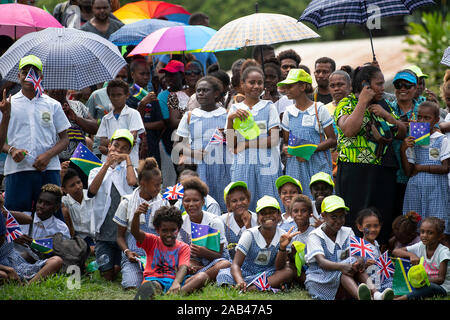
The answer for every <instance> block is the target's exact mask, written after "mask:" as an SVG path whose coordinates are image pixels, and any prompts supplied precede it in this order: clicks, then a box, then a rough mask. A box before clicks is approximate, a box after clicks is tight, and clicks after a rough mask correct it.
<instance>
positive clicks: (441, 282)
mask: <svg viewBox="0 0 450 320" xmlns="http://www.w3.org/2000/svg"><path fill="white" fill-rule="evenodd" d="M444 229H445V222H444V221H443V220H442V219H439V218H436V217H428V218H425V219H424V221H423V222H422V224H421V225H420V242H418V243H416V244H414V245H412V246H408V247H403V248H398V249H394V251H393V254H394V255H395V256H397V257H400V258H407V259H409V260H410V261H411V264H414V265H417V264H418V263H419V261H421V262H422V263H423V266H424V268H425V270H426V273H427V276H425V277H424V279H422V281H424V282H425V283H426V284H425V283H424V285H420V286H419V287H420V288H417V286H416V290H414V291H412V292H410V293H409V294H407V295H403V296H400V297H397V298H396V300H416V299H423V298H426V297H432V296H436V295H438V296H444V297H445V296H447V295H448V294H449V293H450V264H449V260H450V250H449V249H448V248H447V247H446V246H444V245H442V244H441V243H440V241H442V240H443V239H444ZM408 278H409V279H410V275H409V273H408ZM410 282H411V280H410ZM411 284H414V283H411Z"/></svg>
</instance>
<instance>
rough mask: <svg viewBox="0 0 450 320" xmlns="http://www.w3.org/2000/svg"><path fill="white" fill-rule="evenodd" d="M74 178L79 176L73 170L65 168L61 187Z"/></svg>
mask: <svg viewBox="0 0 450 320" xmlns="http://www.w3.org/2000/svg"><path fill="white" fill-rule="evenodd" d="M74 177H80V175H79V174H78V172H77V171H76V170H75V169H73V168H67V170H66V173H65V174H64V176H63V178H62V181H61V185H62V186H63V187H65V186H66V184H67V182H68V181H69V180H70V179H72V178H74Z"/></svg>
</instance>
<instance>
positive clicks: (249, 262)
mask: <svg viewBox="0 0 450 320" xmlns="http://www.w3.org/2000/svg"><path fill="white" fill-rule="evenodd" d="M284 233H286V232H285V231H284V230H282V229H280V228H278V227H277V229H276V232H275V235H274V237H273V238H272V241H271V242H270V244H269V245H267V243H266V240H265V239H264V237H263V235H262V234H261V232H260V231H259V226H256V227H253V228H250V229H248V230H246V231H244V233H243V234H242V236H241V238H240V239H239V242H238V245H237V247H236V250H239V251H241V252H242V253H243V254H244V255H245V259H244V262H243V263H242V266H241V271H242V277H243V278H244V281H245V282H246V283H247V284H248V283H250V282H251V281H252V280H254V279H255V278H256V277H257V276H258V275H259V274H261V273H263V272H266V275H267V277H270V276H271V275H273V274H274V273H275V271H276V269H275V259H276V256H277V254H278V249H279V248H280V237H281V235H283V234H284ZM216 282H217V284H218V285H222V284H230V285H235V284H236V281H235V280H234V278H233V276H232V274H231V268H225V269H220V270H219V273H218V274H217V278H216Z"/></svg>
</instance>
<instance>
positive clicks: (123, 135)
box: [111, 129, 134, 147]
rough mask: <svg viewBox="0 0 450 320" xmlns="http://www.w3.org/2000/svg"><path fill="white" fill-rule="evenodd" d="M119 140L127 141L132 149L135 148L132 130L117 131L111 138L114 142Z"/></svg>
mask: <svg viewBox="0 0 450 320" xmlns="http://www.w3.org/2000/svg"><path fill="white" fill-rule="evenodd" d="M117 139H125V140H127V141H128V142H129V143H130V145H131V147H133V143H134V137H133V135H132V134H131V132H130V130H128V129H117V130H116V131H114V133H113V135H112V137H111V141H113V140H117Z"/></svg>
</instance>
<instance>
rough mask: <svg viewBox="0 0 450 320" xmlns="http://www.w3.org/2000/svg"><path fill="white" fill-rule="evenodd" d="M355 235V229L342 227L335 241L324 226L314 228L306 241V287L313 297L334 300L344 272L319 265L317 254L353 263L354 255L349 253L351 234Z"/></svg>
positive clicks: (337, 260) (336, 260)
mask: <svg viewBox="0 0 450 320" xmlns="http://www.w3.org/2000/svg"><path fill="white" fill-rule="evenodd" d="M352 235H354V233H353V230H352V229H351V228H348V227H341V229H340V230H339V231H338V233H337V235H336V241H335V242H333V241H332V240H331V239H330V238H328V236H327V235H326V234H325V232H323V230H322V227H319V228H316V229H315V230H313V231H312V232H311V233H310V234H309V236H308V238H307V241H306V248H307V250H306V255H305V261H306V264H307V266H308V269H307V270H306V280H305V287H306V289H307V290H308V292H309V294H310V295H311V297H312V298H313V299H316V300H334V299H335V297H336V293H337V290H338V288H339V285H340V283H341V275H342V272H340V271H337V270H325V269H322V268H321V267H319V265H318V263H317V262H316V259H315V256H316V255H318V254H321V255H323V256H324V257H325V259H327V260H330V261H333V262H339V263H351V261H353V259H354V258H353V257H348V254H349V236H352Z"/></svg>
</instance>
